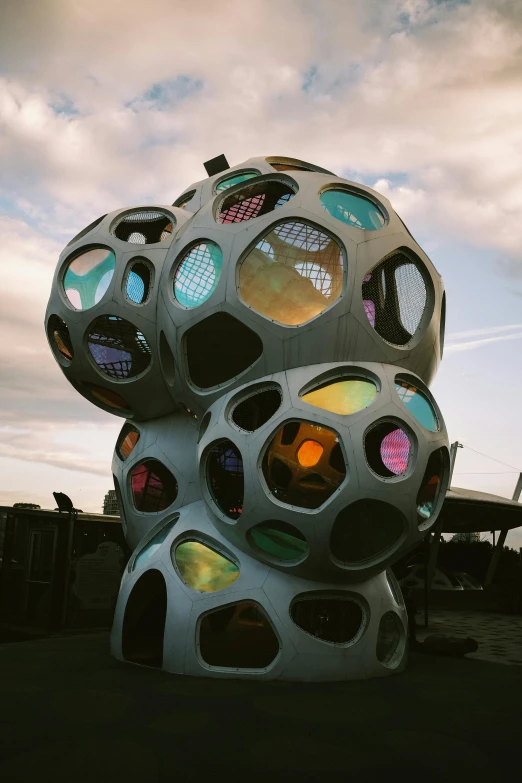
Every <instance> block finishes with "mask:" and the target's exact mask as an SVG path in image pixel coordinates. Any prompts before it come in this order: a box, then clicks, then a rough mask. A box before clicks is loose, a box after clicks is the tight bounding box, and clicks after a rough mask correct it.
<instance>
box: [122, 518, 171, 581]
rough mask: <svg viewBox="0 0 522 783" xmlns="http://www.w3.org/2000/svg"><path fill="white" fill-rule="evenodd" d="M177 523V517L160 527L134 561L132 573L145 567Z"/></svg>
mask: <svg viewBox="0 0 522 783" xmlns="http://www.w3.org/2000/svg"><path fill="white" fill-rule="evenodd" d="M177 521H178V517H175V518H174V519H172V520H171V521H170V522H168V523H167V524H166V525H165V527H162V528H161V530H160V531H159V532H158V533H156V535H155V536H154V538H151V540H150V541H149V542H148V543H147V544H146V545H145V546H144V547H143V549H142V550H141V552H140V553H139V555H138V557H137V558H136V560H135V561H134V564H133V566H132V570H133V571H135V570H136V568H141V567H142V566H143V565H145V563H146V562H147V561H148V560H149V559H150V558H151V557H152V555H153V554H154V552H156V551H157V550H158V549H159V548H160V546H161V545H162V544H163V542H164V541H165V539H166V538H167V536H168V534H169V533H170V531H171V530H172V528H173V527H174V525H175V524H176V522H177Z"/></svg>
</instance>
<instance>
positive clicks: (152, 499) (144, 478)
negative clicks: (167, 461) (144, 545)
mask: <svg viewBox="0 0 522 783" xmlns="http://www.w3.org/2000/svg"><path fill="white" fill-rule="evenodd" d="M130 484H131V490H132V499H133V502H134V506H135V507H136V509H137V510H138V511H142V512H144V513H147V514H154V513H156V512H158V511H164V509H166V508H168V507H169V506H170V505H171V504H172V503H174V501H175V500H176V498H177V496H178V482H177V481H176V479H175V478H174V476H173V475H172V473H171V472H170V470H168V469H167V468H166V467H165V465H163V464H162V463H161V462H159V460H157V459H148V460H145V461H144V462H141V463H140V464H139V465H136V467H135V468H133V469H132V472H131V474H130Z"/></svg>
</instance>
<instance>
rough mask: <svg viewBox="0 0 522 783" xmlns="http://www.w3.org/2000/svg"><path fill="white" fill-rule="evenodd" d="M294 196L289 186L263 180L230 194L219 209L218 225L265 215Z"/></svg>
mask: <svg viewBox="0 0 522 783" xmlns="http://www.w3.org/2000/svg"><path fill="white" fill-rule="evenodd" d="M294 196H295V193H294V191H293V190H292V188H290V186H289V185H286V184H283V183H282V182H276V181H274V180H269V181H268V182H267V181H266V180H265V181H263V182H256V183H255V184H252V185H247V186H245V187H244V188H242V189H241V190H240V191H239V192H237V193H231V194H230V195H229V196H227V197H226V198H225V200H224V201H223V203H222V204H221V207H220V212H219V216H218V221H219V222H220V223H243V222H244V221H245V220H252V219H253V218H256V217H260V216H261V215H266V214H267V213H268V212H272V211H273V210H274V209H279V207H282V206H284V205H285V204H287V203H288V202H289V201H290V199H292V198H293V197H294Z"/></svg>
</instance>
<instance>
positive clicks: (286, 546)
mask: <svg viewBox="0 0 522 783" xmlns="http://www.w3.org/2000/svg"><path fill="white" fill-rule="evenodd" d="M248 538H249V539H250V542H251V543H252V544H253V545H254V546H255V547H257V548H258V549H260V550H261V551H262V552H265V553H266V554H267V555H270V556H271V557H274V558H277V559H278V560H285V561H292V560H302V559H303V557H304V556H306V555H307V554H308V544H307V543H306V540H305V537H304V536H303V534H302V533H301V532H300V531H299V530H297V528H295V527H294V526H293V525H289V524H286V523H284V522H263V523H262V524H261V525H256V526H255V527H253V528H252V529H251V530H249V531H248Z"/></svg>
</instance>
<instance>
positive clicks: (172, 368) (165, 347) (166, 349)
mask: <svg viewBox="0 0 522 783" xmlns="http://www.w3.org/2000/svg"><path fill="white" fill-rule="evenodd" d="M159 354H160V362H161V368H162V370H163V376H164V378H165V380H166V381H167V383H168V384H169V386H173V385H174V376H175V374H176V364H175V362H174V357H173V355H172V351H171V350H170V345H169V343H168V340H167V338H166V337H165V333H164V332H160V339H159Z"/></svg>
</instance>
